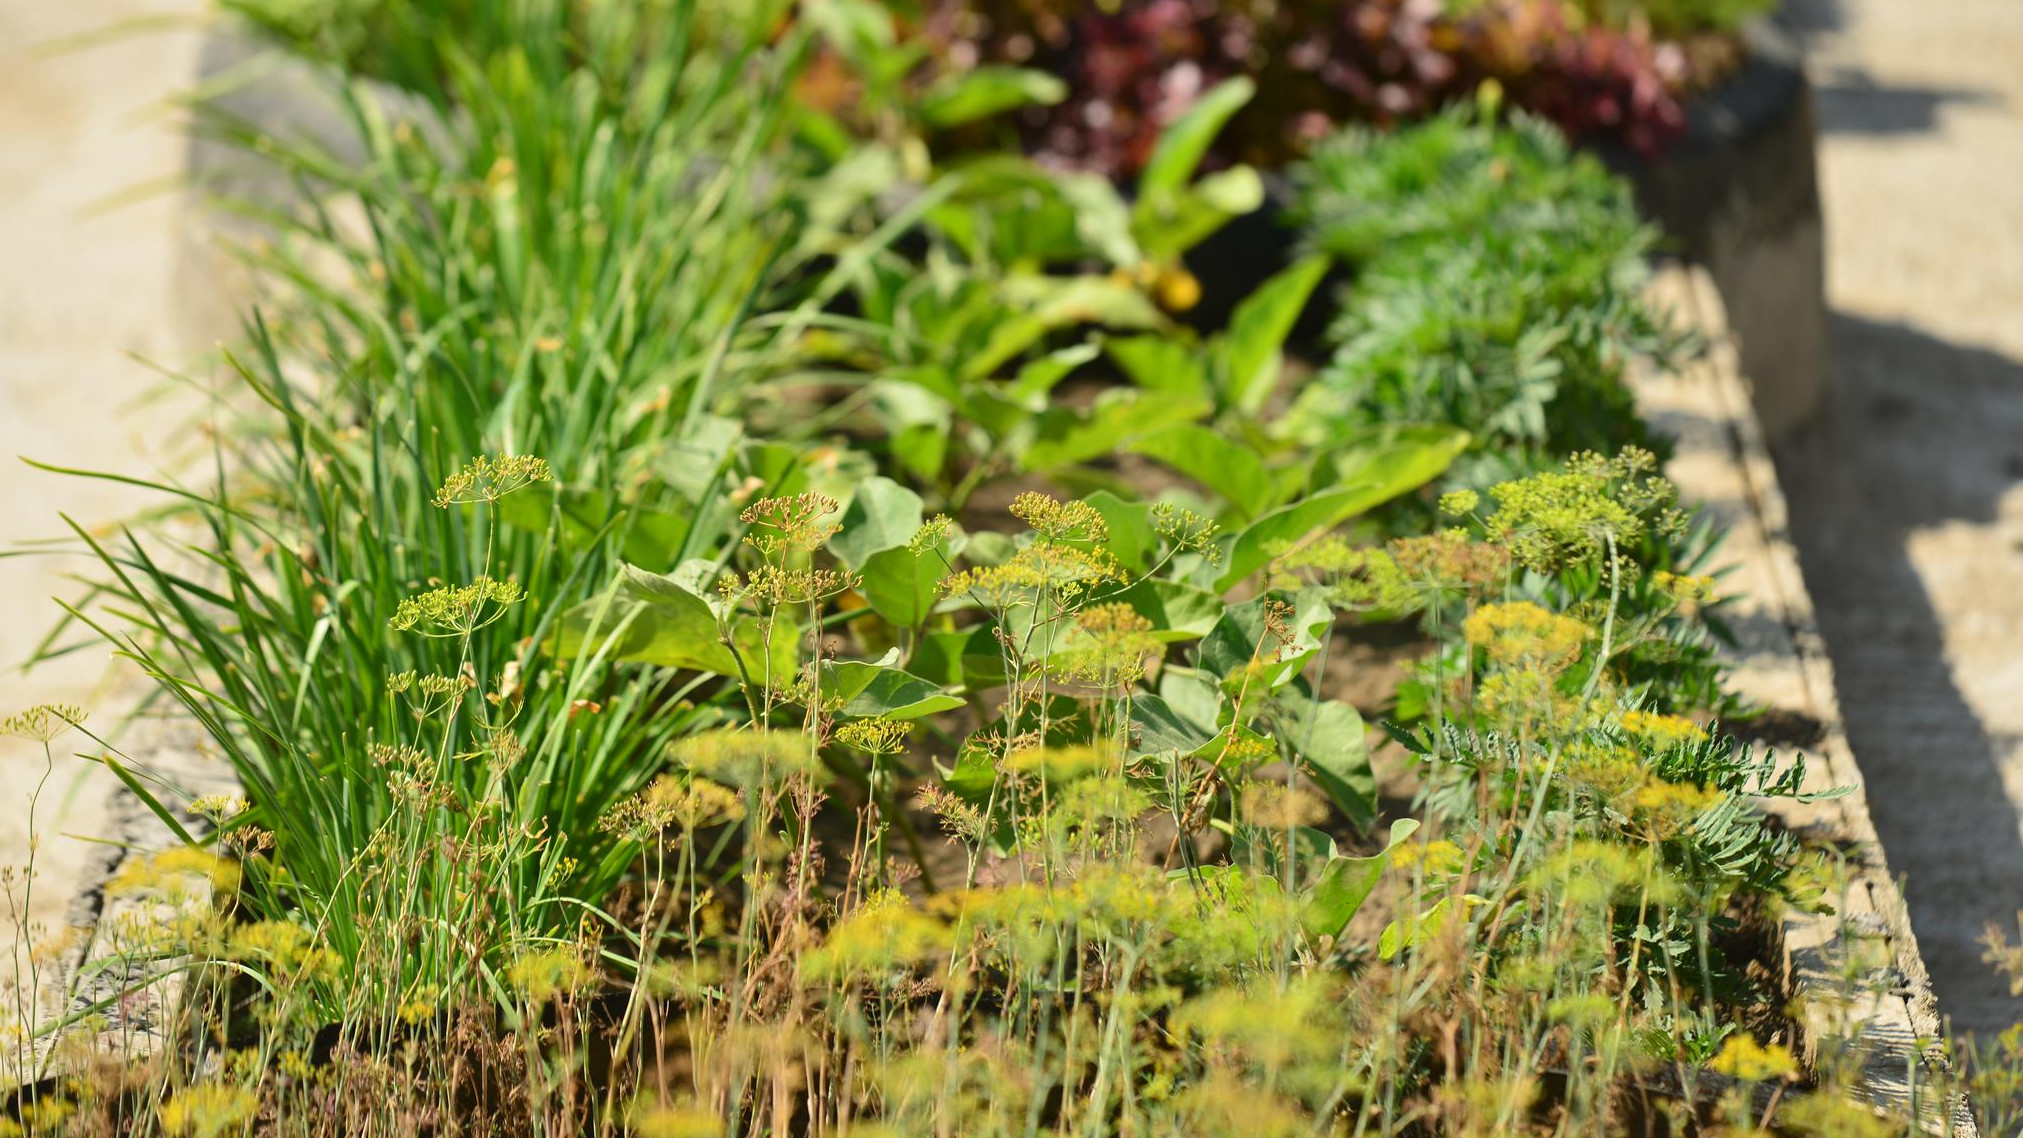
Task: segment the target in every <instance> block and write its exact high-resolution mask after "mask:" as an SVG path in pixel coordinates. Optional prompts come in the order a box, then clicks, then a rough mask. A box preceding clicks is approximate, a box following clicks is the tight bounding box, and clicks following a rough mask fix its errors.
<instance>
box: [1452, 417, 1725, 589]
mask: <svg viewBox="0 0 2023 1138" xmlns="http://www.w3.org/2000/svg"><path fill="white" fill-rule="evenodd" d="M1656 469H1657V460H1656V459H1655V458H1653V457H1652V456H1651V454H1650V453H1649V452H1648V451H1643V450H1639V449H1637V448H1635V447H1628V448H1625V449H1624V450H1623V451H1622V453H1620V454H1618V455H1616V457H1614V458H1603V457H1601V456H1600V455H1597V454H1591V453H1587V454H1577V455H1575V456H1573V457H1572V458H1570V459H1568V460H1567V461H1566V464H1565V466H1563V467H1562V468H1560V469H1559V470H1548V471H1545V472H1543V473H1540V474H1534V475H1532V476H1531V477H1529V478H1520V479H1517V480H1515V481H1512V482H1504V483H1501V484H1499V485H1498V486H1497V487H1496V488H1495V489H1494V490H1492V491H1491V494H1492V495H1493V496H1494V497H1495V499H1496V512H1495V513H1493V514H1491V515H1490V516H1489V522H1488V525H1489V530H1490V533H1491V534H1492V535H1494V536H1496V537H1498V538H1500V539H1502V540H1503V541H1504V542H1505V543H1506V544H1508V545H1509V547H1510V552H1511V556H1512V557H1513V558H1515V559H1516V560H1517V561H1518V562H1519V563H1520V564H1522V565H1524V566H1525V567H1526V568H1529V569H1536V570H1538V571H1540V572H1550V571H1552V570H1554V569H1557V568H1559V567H1561V566H1565V565H1575V564H1581V563H1585V562H1590V561H1593V560H1594V559H1596V558H1597V557H1599V556H1600V555H1601V553H1602V551H1603V550H1604V549H1606V548H1607V547H1608V546H1609V545H1610V544H1614V545H1616V546H1618V547H1620V546H1625V545H1629V544H1631V543H1633V542H1635V541H1637V540H1638V539H1639V538H1641V537H1642V536H1643V535H1644V534H1645V533H1647V532H1650V531H1652V530H1655V531H1657V532H1658V533H1662V534H1673V533H1677V532H1678V531H1679V530H1680V529H1681V528H1682V527H1683V526H1684V524H1685V519H1684V515H1683V514H1681V513H1680V512H1679V511H1678V510H1676V509H1674V508H1673V503H1674V502H1676V501H1677V499H1678V491H1677V489H1676V488H1674V487H1673V486H1672V484H1671V483H1670V482H1667V481H1665V480H1664V479H1663V478H1658V477H1655V476H1654V475H1653V474H1652V471H1654V470H1656Z"/></svg>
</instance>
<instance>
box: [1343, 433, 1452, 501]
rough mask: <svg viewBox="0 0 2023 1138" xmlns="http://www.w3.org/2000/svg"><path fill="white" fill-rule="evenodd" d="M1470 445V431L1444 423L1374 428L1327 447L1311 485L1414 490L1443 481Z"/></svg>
mask: <svg viewBox="0 0 2023 1138" xmlns="http://www.w3.org/2000/svg"><path fill="white" fill-rule="evenodd" d="M1468 442H1469V435H1468V432H1467V431H1464V430H1462V429H1461V428H1459V427H1451V426H1447V425H1445V424H1441V423H1396V424H1387V425H1385V426H1382V427H1374V428H1371V429H1370V430H1368V431H1364V432H1362V433H1360V434H1358V435H1356V436H1354V437H1352V438H1349V439H1347V440H1344V441H1341V442H1338V443H1336V444H1334V445H1332V446H1329V447H1327V448H1325V449H1324V450H1323V451H1322V453H1321V455H1320V457H1318V458H1316V459H1315V460H1314V464H1313V473H1312V475H1311V477H1310V479H1309V483H1308V485H1309V486H1310V488H1311V489H1313V490H1325V489H1327V488H1328V487H1330V486H1347V485H1352V484H1354V483H1358V482H1396V483H1405V484H1407V485H1406V487H1405V488H1406V489H1407V490H1414V489H1417V488H1418V487H1420V486H1424V485H1425V484H1426V483H1428V482H1431V481H1433V480H1434V479H1435V478H1438V477H1440V475H1441V474H1442V473H1444V472H1445V471H1446V469H1447V468H1448V467H1449V466H1451V465H1452V464H1453V462H1454V460H1455V458H1456V457H1458V456H1459V455H1460V454H1461V452H1462V451H1465V450H1467V449H1468ZM1400 492H1401V493H1402V492H1403V491H1400Z"/></svg>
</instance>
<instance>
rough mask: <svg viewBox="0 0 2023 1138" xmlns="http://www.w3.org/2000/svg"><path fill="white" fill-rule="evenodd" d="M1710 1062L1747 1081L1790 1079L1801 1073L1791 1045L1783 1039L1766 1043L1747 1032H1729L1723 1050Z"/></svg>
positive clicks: (1715, 1068)
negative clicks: (1787, 1044) (1783, 1041)
mask: <svg viewBox="0 0 2023 1138" xmlns="http://www.w3.org/2000/svg"><path fill="white" fill-rule="evenodd" d="M1707 1066H1709V1067H1711V1068H1713V1069H1714V1070H1716V1071H1719V1072H1720V1073H1722V1074H1724V1075H1727V1076H1729V1077H1731V1078H1736V1079H1740V1080H1742V1081H1743V1082H1745V1083H1760V1082H1764V1081H1766V1080H1769V1079H1789V1078H1793V1077H1795V1076H1796V1075H1797V1074H1798V1060H1797V1059H1795V1058H1793V1057H1792V1054H1791V1049H1790V1048H1789V1047H1786V1046H1785V1045H1783V1044H1782V1043H1773V1044H1771V1045H1769V1046H1768V1047H1765V1046H1764V1045H1763V1044H1761V1043H1758V1042H1756V1040H1755V1038H1754V1037H1753V1036H1750V1035H1747V1034H1743V1033H1738V1034H1735V1035H1732V1036H1729V1037H1728V1042H1726V1043H1724V1044H1722V1045H1721V1053H1720V1054H1719V1055H1716V1056H1714V1059H1713V1061H1712V1062H1710V1063H1708V1064H1707Z"/></svg>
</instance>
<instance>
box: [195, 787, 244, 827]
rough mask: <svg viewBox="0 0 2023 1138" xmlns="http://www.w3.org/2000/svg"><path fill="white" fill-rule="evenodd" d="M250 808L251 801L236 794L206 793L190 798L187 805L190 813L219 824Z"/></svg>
mask: <svg viewBox="0 0 2023 1138" xmlns="http://www.w3.org/2000/svg"><path fill="white" fill-rule="evenodd" d="M252 808H253V804H252V803H250V802H248V801H246V800H245V799H244V798H242V797H240V796H239V795H236V794H206V795H204V796H203V797H201V798H197V799H194V800H192V801H191V802H190V805H189V807H188V809H189V812H190V813H192V814H194V815H196V816H197V817H199V818H208V819H210V820H211V821H212V822H214V823H216V824H219V825H223V824H224V823H226V822H229V821H231V820H232V819H233V818H236V817H238V816H239V815H241V814H244V813H245V812H246V811H248V810H250V809H252Z"/></svg>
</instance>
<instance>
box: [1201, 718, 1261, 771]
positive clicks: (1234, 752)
mask: <svg viewBox="0 0 2023 1138" xmlns="http://www.w3.org/2000/svg"><path fill="white" fill-rule="evenodd" d="M1277 753H1278V749H1277V748H1276V747H1274V746H1273V745H1272V741H1271V740H1270V739H1269V738H1267V737H1266V736H1263V735H1260V734H1258V733H1257V732H1255V731H1253V730H1251V729H1250V728H1248V727H1245V726H1244V725H1243V724H1241V723H1232V724H1230V725H1229V726H1227V727H1224V728H1222V729H1221V730H1219V731H1217V732H1216V733H1215V735H1214V736H1213V737H1212V738H1210V739H1209V740H1208V742H1206V743H1203V744H1202V745H1200V746H1199V747H1196V748H1194V751H1193V753H1192V754H1190V755H1189V756H1188V757H1189V758H1192V759H1199V760H1201V761H1202V762H1204V763H1213V764H1214V765H1215V766H1217V767H1220V768H1221V769H1222V772H1223V774H1225V775H1227V776H1229V777H1230V778H1232V779H1234V778H1237V777H1239V776H1241V775H1244V774H1247V773H1249V772H1250V771H1251V770H1253V769H1255V768H1256V767H1258V766H1261V765H1263V764H1264V763H1265V762H1267V761H1268V760H1270V759H1271V757H1272V756H1273V755H1276V754H1277Z"/></svg>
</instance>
